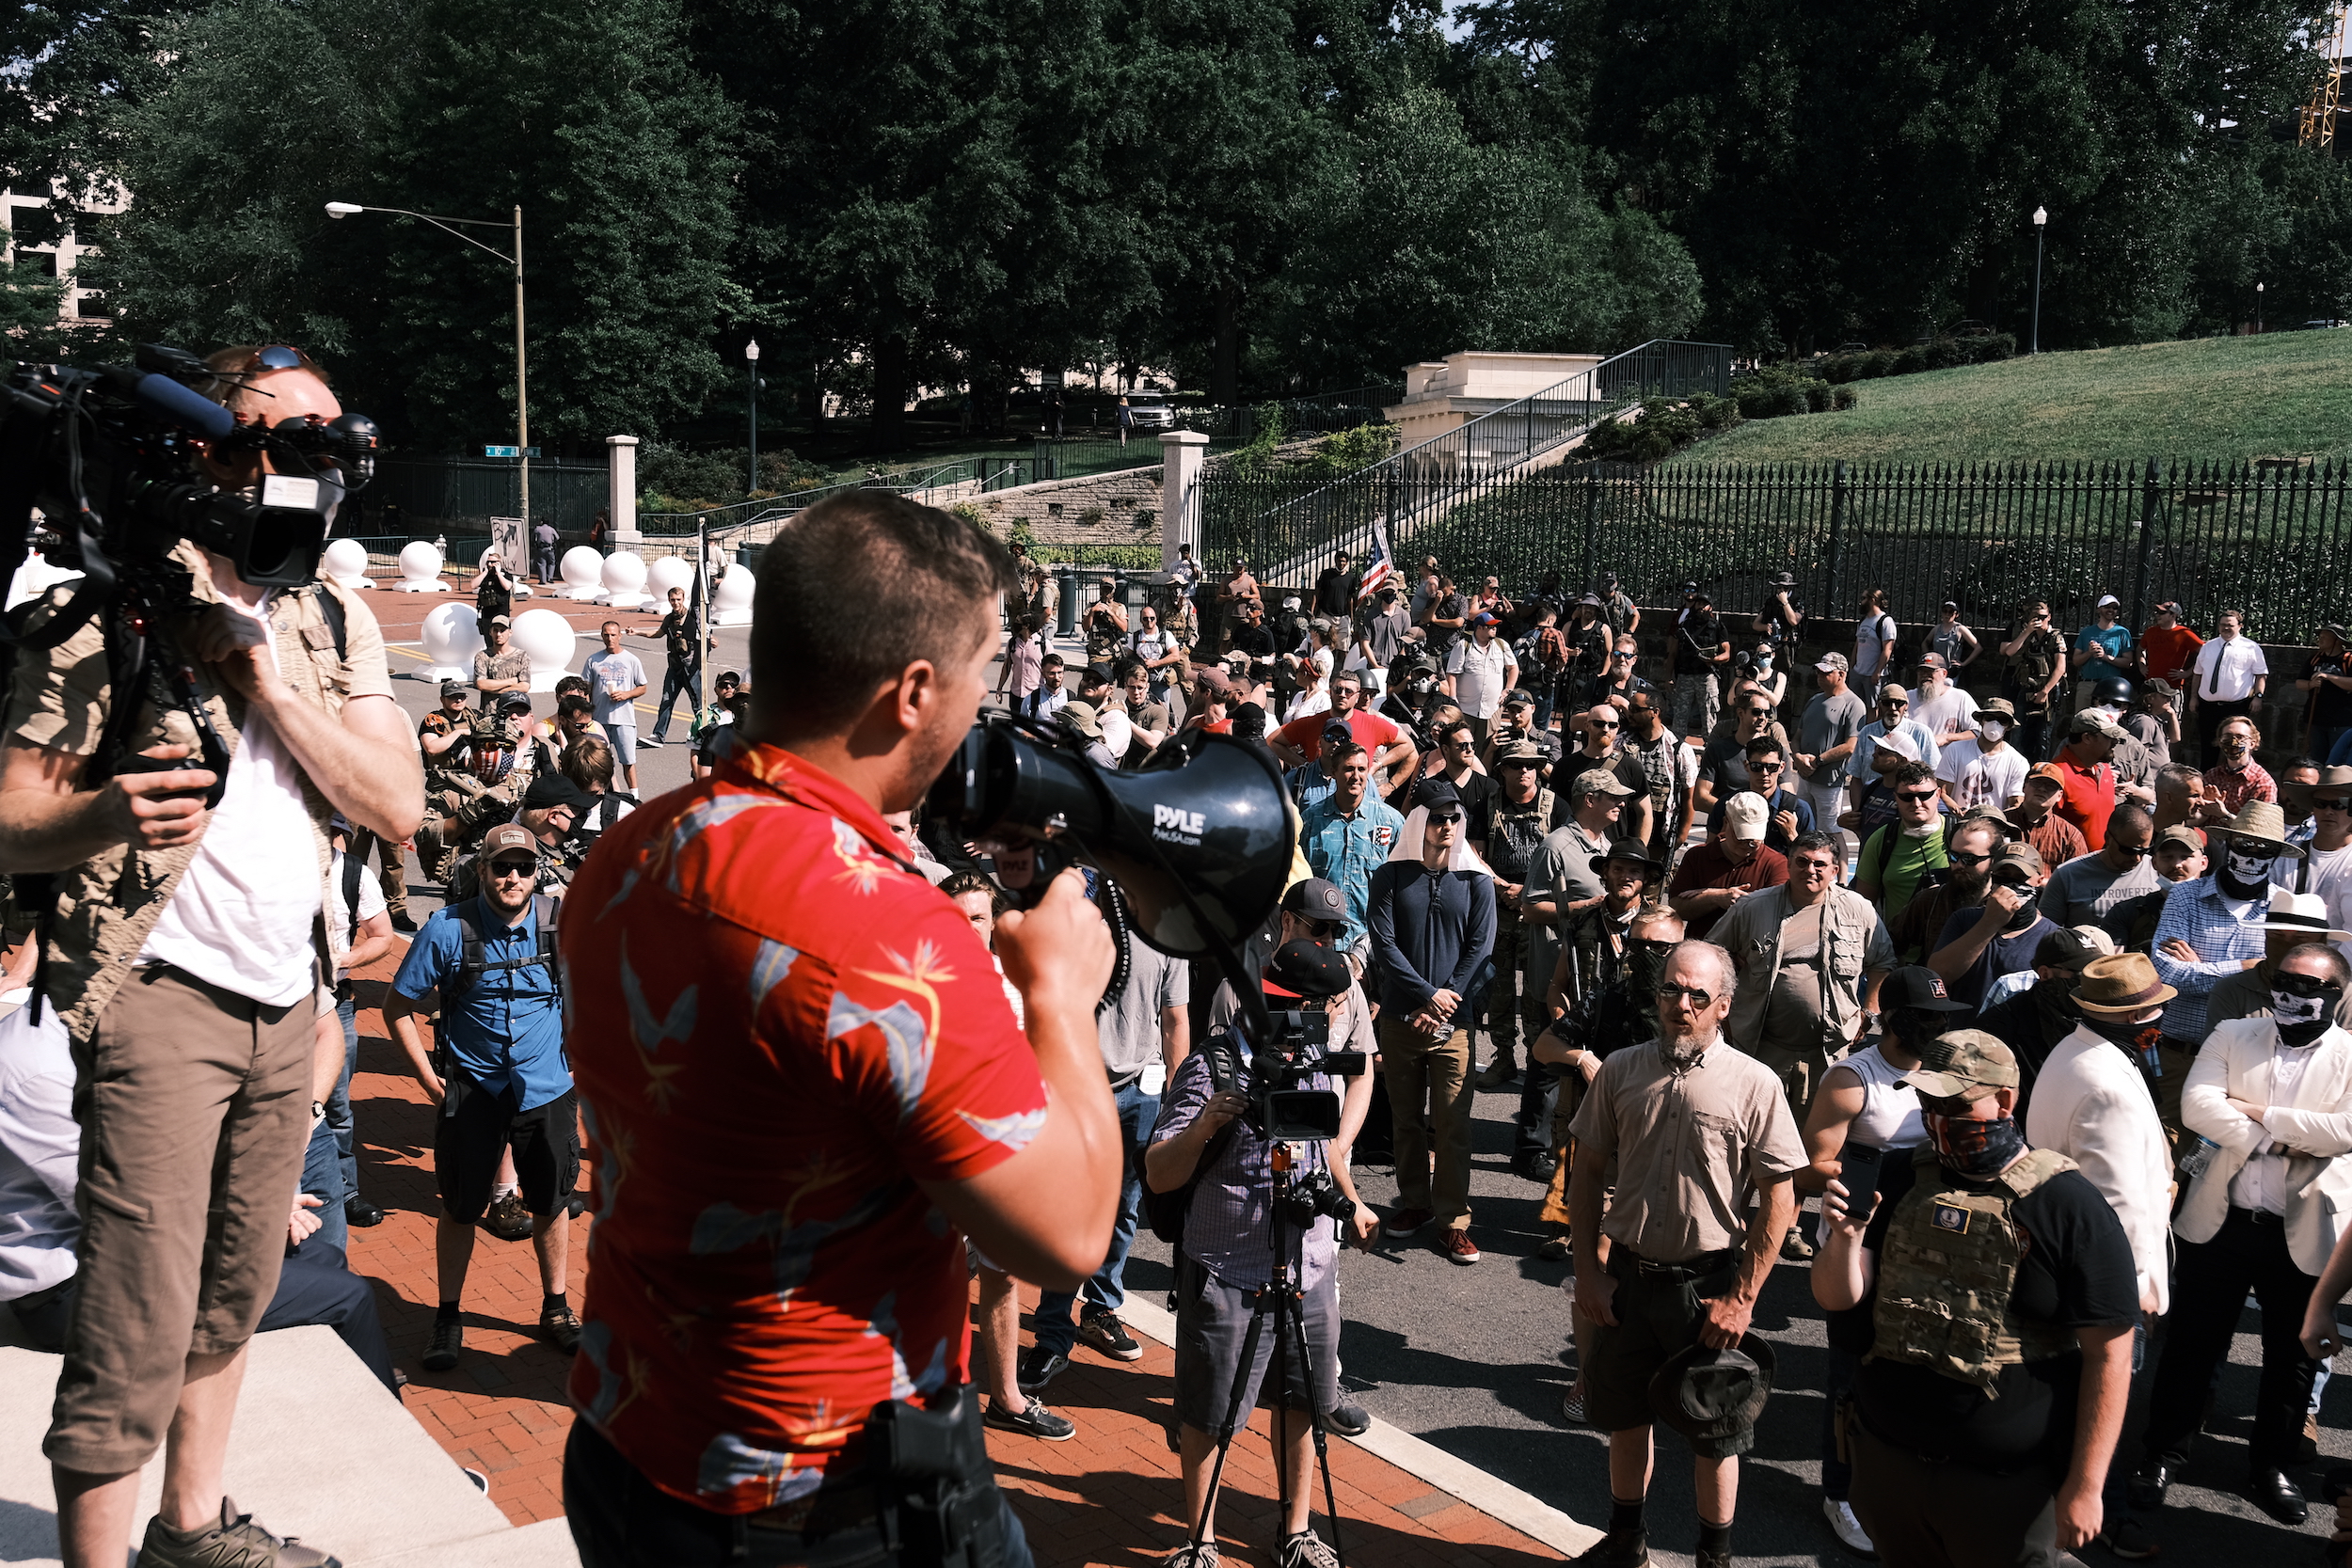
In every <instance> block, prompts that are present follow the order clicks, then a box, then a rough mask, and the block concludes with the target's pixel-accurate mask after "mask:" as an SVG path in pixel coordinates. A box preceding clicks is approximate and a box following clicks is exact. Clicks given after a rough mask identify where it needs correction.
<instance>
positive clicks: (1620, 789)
mask: <svg viewBox="0 0 2352 1568" xmlns="http://www.w3.org/2000/svg"><path fill="white" fill-rule="evenodd" d="M1446 787H1447V788H1449V789H1451V788H1452V787H1453V786H1452V785H1451V784H1449V785H1447V786H1446ZM1632 793H1633V791H1631V790H1629V789H1628V788H1626V786H1625V784H1623V782H1621V781H1620V780H1619V779H1618V777H1617V776H1616V775H1615V774H1614V773H1612V772H1610V771H1609V770H1608V769H1607V768H1586V769H1585V770H1584V771H1583V772H1581V773H1579V774H1578V775H1577V776H1576V782H1575V783H1574V784H1570V785H1568V799H1569V800H1590V799H1591V798H1592V797H1594V796H1596V795H1631V794H1632Z"/></svg>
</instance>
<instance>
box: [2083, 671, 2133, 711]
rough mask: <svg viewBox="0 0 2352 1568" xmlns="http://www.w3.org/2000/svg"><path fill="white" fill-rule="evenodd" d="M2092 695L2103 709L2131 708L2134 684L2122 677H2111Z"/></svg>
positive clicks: (2099, 685) (2102, 682) (2101, 683)
mask: <svg viewBox="0 0 2352 1568" xmlns="http://www.w3.org/2000/svg"><path fill="white" fill-rule="evenodd" d="M2092 695H2093V696H2094V697H2096V698H2097V700H2098V703H2099V705H2100V706H2102V707H2129V706H2131V705H2132V683H2131V682H2129V681H2127V680H2125V679H2124V678H2123V677H2122V676H2121V675H2109V676H2108V677H2107V678H2106V680H2103V681H2101V682H2100V683H2099V684H2098V686H2097V687H2096V688H2095V689H2093V692H2092Z"/></svg>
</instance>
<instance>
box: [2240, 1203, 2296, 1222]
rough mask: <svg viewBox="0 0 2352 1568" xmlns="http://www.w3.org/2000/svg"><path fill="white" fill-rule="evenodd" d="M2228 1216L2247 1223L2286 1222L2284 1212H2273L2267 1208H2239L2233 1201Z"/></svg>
mask: <svg viewBox="0 0 2352 1568" xmlns="http://www.w3.org/2000/svg"><path fill="white" fill-rule="evenodd" d="M2230 1217H2231V1218H2232V1219H2233V1220H2244V1221H2245V1222H2246V1223H2247V1224H2249V1225H2284V1224H2286V1223H2287V1217H2286V1216H2285V1215H2284V1214H2274V1213H2272V1212H2270V1211H2269V1210H2267V1209H2241V1208H2239V1207H2238V1206H2237V1205H2236V1204H2234V1203H2233V1204H2231V1205H2230Z"/></svg>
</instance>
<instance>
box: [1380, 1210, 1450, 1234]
mask: <svg viewBox="0 0 2352 1568" xmlns="http://www.w3.org/2000/svg"><path fill="white" fill-rule="evenodd" d="M1437 1217H1438V1216H1437V1215H1435V1214H1433V1213H1431V1212H1429V1211H1428V1210H1426V1209H1395V1210H1391V1211H1390V1213H1389V1217H1388V1218H1387V1219H1386V1220H1383V1221H1382V1222H1381V1224H1380V1229H1381V1231H1382V1232H1383V1233H1384V1234H1386V1235H1390V1236H1410V1235H1412V1234H1413V1233H1414V1232H1416V1231H1418V1230H1419V1229H1420V1228H1421V1227H1422V1226H1424V1225H1427V1224H1428V1223H1429V1222H1430V1221H1431V1220H1434V1219H1436V1218H1437Z"/></svg>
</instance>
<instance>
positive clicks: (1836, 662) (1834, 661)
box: [1813, 654, 1853, 675]
mask: <svg viewBox="0 0 2352 1568" xmlns="http://www.w3.org/2000/svg"><path fill="white" fill-rule="evenodd" d="M1813 668H1815V669H1816V670H1835V671H1836V672H1837V673H1839V674H1841V675H1842V674H1844V673H1846V672H1847V671H1848V670H1851V669H1852V668H1853V666H1852V665H1851V664H1849V663H1847V662H1846V656H1845V655H1844V654H1823V655H1822V656H1821V662H1820V663H1819V664H1817V665H1815V666H1814V667H1813Z"/></svg>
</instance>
